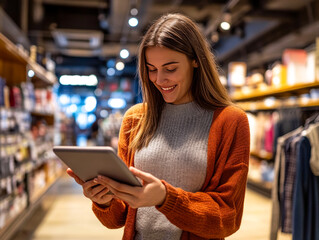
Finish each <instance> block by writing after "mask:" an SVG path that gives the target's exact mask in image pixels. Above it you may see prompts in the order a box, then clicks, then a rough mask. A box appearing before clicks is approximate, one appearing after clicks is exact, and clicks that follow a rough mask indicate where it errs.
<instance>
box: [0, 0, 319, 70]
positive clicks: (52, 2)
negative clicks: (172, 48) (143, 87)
mask: <svg viewBox="0 0 319 240" xmlns="http://www.w3.org/2000/svg"><path fill="white" fill-rule="evenodd" d="M1 1H2V6H3V8H4V9H5V10H7V12H8V14H10V15H11V16H12V18H13V19H14V20H15V21H16V22H17V24H18V25H19V26H20V27H21V28H22V30H23V31H24V32H25V33H26V34H27V36H28V38H29V39H30V41H31V43H32V44H37V45H39V46H43V48H44V49H45V51H46V52H49V53H51V55H52V57H53V58H54V60H55V61H56V63H57V71H58V74H62V73H78V74H86V73H97V74H102V75H103V74H105V72H106V64H107V61H108V60H109V59H111V58H112V59H115V58H117V57H118V56H119V51H120V50H121V48H123V47H125V48H127V49H128V50H129V51H130V53H131V57H130V58H129V60H128V61H131V64H132V65H134V61H135V55H136V52H137V48H138V44H139V42H140V40H141V37H142V35H143V34H144V33H145V31H146V29H147V28H148V26H149V24H150V23H152V22H153V21H154V20H155V19H156V18H158V17H159V16H160V15H162V14H163V13H167V12H181V13H184V14H186V15H188V16H190V17H191V18H193V19H194V20H196V21H197V22H198V23H199V24H200V26H201V28H202V30H203V33H204V34H205V35H206V37H207V38H208V39H209V40H210V41H211V36H212V34H213V33H214V32H217V33H218V35H219V41H217V42H213V41H211V44H212V47H213V51H214V53H215V55H216V57H217V60H218V62H219V64H221V65H222V67H223V66H224V67H226V66H227V63H228V62H229V61H238V60H244V61H247V62H248V64H249V67H250V68H251V69H253V68H259V67H265V64H268V63H269V62H271V61H274V60H276V59H279V58H280V57H281V52H282V50H283V49H284V48H287V47H306V46H308V45H309V44H311V43H312V42H314V39H315V37H316V36H318V35H319V34H318V33H319V19H318V18H319V17H318V16H319V14H318V13H319V11H318V8H319V3H318V2H319V1H318V0H196V1H194V0H90V1H88V0H10V1H9V0H1ZM25 2H28V4H27V5H26V6H28V7H27V8H24V9H22V11H21V14H17V13H16V12H17V11H16V9H17V8H21V5H23V4H21V3H25ZM132 7H136V8H137V9H138V11H139V13H138V15H137V18H138V19H139V25H138V26H137V27H135V28H131V27H129V26H128V24H127V20H128V17H129V14H130V13H129V12H130V9H131V8H132ZM225 12H229V13H230V14H231V17H232V28H231V30H230V31H229V32H223V31H221V30H220V28H219V23H220V21H221V20H222V18H223V16H224V13H225ZM128 65H129V64H128ZM130 71H132V73H131V72H130ZM128 74H135V68H134V67H131V68H130V70H129V72H128Z"/></svg>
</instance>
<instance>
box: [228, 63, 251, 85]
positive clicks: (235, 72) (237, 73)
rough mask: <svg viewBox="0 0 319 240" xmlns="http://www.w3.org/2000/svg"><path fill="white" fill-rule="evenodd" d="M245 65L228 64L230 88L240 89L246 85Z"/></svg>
mask: <svg viewBox="0 0 319 240" xmlns="http://www.w3.org/2000/svg"><path fill="white" fill-rule="evenodd" d="M246 72H247V64H246V63H244V62H230V63H229V64H228V83H229V85H230V86H232V87H242V86H244V85H245V84H246Z"/></svg>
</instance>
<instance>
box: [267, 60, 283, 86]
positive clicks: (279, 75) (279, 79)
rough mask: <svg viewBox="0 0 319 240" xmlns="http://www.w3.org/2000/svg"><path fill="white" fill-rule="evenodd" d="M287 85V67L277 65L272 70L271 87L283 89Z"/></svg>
mask: <svg viewBox="0 0 319 240" xmlns="http://www.w3.org/2000/svg"><path fill="white" fill-rule="evenodd" d="M286 84H287V67H286V66H284V65H282V64H280V63H277V64H275V66H274V67H273V68H272V78H271V85H272V86H274V87H282V86H285V85H286Z"/></svg>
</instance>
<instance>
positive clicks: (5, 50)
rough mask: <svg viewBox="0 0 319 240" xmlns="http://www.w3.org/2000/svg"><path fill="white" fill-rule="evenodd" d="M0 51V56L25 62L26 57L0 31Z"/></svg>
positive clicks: (26, 60)
mask: <svg viewBox="0 0 319 240" xmlns="http://www.w3.org/2000/svg"><path fill="white" fill-rule="evenodd" d="M0 52H1V55H0V56H1V58H3V59H6V60H9V61H13V62H17V63H21V64H25V65H26V64H27V62H28V57H27V56H25V55H24V54H23V53H22V52H21V51H19V49H18V47H17V46H15V45H14V44H13V43H12V42H11V41H10V40H9V39H7V38H6V37H5V36H4V35H3V34H1V33H0Z"/></svg>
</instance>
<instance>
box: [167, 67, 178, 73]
mask: <svg viewBox="0 0 319 240" xmlns="http://www.w3.org/2000/svg"><path fill="white" fill-rule="evenodd" d="M166 71H168V72H175V71H176V68H173V69H166Z"/></svg>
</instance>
